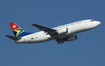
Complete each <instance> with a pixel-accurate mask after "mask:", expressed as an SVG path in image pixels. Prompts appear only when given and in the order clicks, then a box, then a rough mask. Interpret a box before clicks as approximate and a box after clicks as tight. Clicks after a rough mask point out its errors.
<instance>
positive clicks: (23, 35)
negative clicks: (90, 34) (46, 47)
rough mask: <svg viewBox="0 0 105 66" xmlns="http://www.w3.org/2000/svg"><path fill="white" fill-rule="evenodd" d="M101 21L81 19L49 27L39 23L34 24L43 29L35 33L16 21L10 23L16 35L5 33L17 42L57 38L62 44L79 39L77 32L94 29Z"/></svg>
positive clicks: (33, 41) (38, 41)
mask: <svg viewBox="0 0 105 66" xmlns="http://www.w3.org/2000/svg"><path fill="white" fill-rule="evenodd" d="M100 24H101V22H99V21H95V20H92V19H87V20H81V21H77V22H73V23H69V24H66V25H62V26H58V27H54V28H48V27H44V26H41V25H38V24H32V25H33V26H35V27H37V28H38V29H40V30H41V31H39V32H35V33H28V32H25V30H23V29H22V28H20V27H19V26H18V25H16V24H15V23H14V22H11V23H10V26H11V29H12V31H13V33H14V36H11V35H5V36H6V37H8V38H10V39H12V40H14V42H15V43H17V44H18V43H29V44H30V43H41V42H46V41H50V40H56V42H57V43H58V44H62V43H64V42H65V41H68V42H70V41H74V40H76V39H77V35H76V34H77V33H80V32H84V31H87V30H90V29H93V28H95V27H97V26H98V25H100Z"/></svg>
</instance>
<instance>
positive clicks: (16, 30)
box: [10, 22, 24, 37]
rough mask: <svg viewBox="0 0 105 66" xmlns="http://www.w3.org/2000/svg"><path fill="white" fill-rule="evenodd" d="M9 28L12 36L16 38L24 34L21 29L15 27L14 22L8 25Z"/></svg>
mask: <svg viewBox="0 0 105 66" xmlns="http://www.w3.org/2000/svg"><path fill="white" fill-rule="evenodd" d="M10 26H11V29H12V31H13V33H14V35H15V36H16V37H18V36H19V35H20V34H21V33H22V32H24V30H23V29H21V28H20V27H19V26H18V25H16V24H15V23H14V22H11V23H10Z"/></svg>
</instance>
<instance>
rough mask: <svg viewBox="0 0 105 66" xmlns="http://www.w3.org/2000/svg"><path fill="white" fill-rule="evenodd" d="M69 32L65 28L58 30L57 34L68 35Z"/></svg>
mask: <svg viewBox="0 0 105 66" xmlns="http://www.w3.org/2000/svg"><path fill="white" fill-rule="evenodd" d="M67 32H68V29H67V28H65V29H61V30H58V31H57V33H58V34H63V33H67Z"/></svg>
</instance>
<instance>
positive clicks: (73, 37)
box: [66, 35, 77, 42]
mask: <svg viewBox="0 0 105 66" xmlns="http://www.w3.org/2000/svg"><path fill="white" fill-rule="evenodd" d="M76 39H77V35H71V36H69V37H68V38H67V40H66V41H68V42H70V41H74V40H76Z"/></svg>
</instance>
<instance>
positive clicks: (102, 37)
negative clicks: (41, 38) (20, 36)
mask: <svg viewBox="0 0 105 66" xmlns="http://www.w3.org/2000/svg"><path fill="white" fill-rule="evenodd" d="M84 19H94V20H98V21H100V22H101V25H99V26H98V27H97V28H95V29H92V30H90V31H87V32H83V33H79V34H77V35H78V39H77V40H75V41H72V42H65V43H64V44H61V45H58V44H57V43H56V42H55V41H54V40H53V41H49V42H45V43H39V44H15V43H14V42H13V41H12V40H11V39H9V38H7V37H5V36H4V35H5V34H9V35H13V33H12V30H11V28H10V26H9V23H10V22H15V23H16V24H18V25H19V26H21V27H22V28H23V29H24V30H26V31H29V32H37V31H39V30H38V29H37V28H35V27H33V26H32V25H31V24H33V23H37V24H40V25H43V26H46V27H49V28H52V27H56V26H59V25H63V24H67V23H71V22H75V21H79V20H84ZM104 28H105V1H104V0H0V30H1V33H0V36H1V43H0V66H105V29H104Z"/></svg>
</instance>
